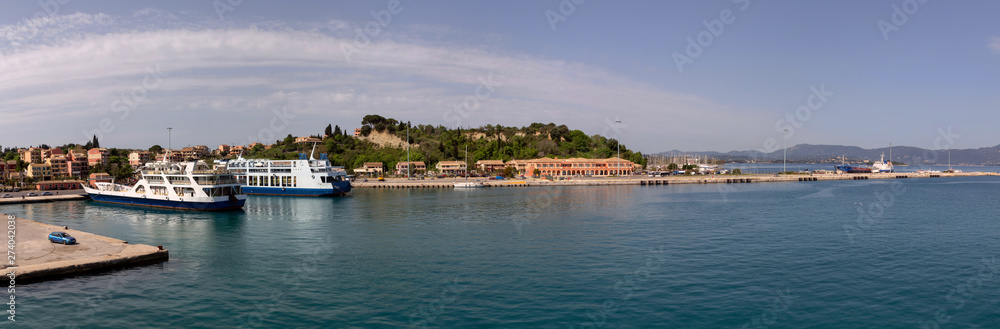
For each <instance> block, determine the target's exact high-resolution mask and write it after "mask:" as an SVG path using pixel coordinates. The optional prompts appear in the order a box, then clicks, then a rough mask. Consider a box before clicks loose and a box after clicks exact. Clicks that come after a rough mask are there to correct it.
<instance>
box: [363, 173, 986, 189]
mask: <svg viewBox="0 0 1000 329" xmlns="http://www.w3.org/2000/svg"><path fill="white" fill-rule="evenodd" d="M976 176H1000V174H998V173H994V172H968V173H934V174H930V173H880V174H815V175H804V174H803V175H799V174H793V175H774V174H771V175H697V176H668V177H646V176H630V177H571V178H569V179H566V180H547V179H523V180H517V179H513V180H480V181H481V182H482V183H483V185H484V186H486V187H531V186H598V185H644V186H649V185H652V186H655V185H673V184H747V183H781V182H819V181H832V180H865V179H907V178H939V177H976ZM468 181H470V182H472V181H476V180H472V179H470V180H468ZM459 182H466V180H464V179H432V180H412V179H411V180H407V179H405V178H401V179H386V181H384V182H371V181H369V182H354V183H353V187H354V188H372V189H394V188H413V189H434V188H454V187H455V186H454V183H459Z"/></svg>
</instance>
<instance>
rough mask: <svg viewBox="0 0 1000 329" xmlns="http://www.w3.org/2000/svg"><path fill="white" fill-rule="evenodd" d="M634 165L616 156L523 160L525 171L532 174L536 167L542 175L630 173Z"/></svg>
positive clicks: (633, 169) (609, 174)
mask: <svg viewBox="0 0 1000 329" xmlns="http://www.w3.org/2000/svg"><path fill="white" fill-rule="evenodd" d="M635 167H636V165H635V164H634V163H632V161H628V160H625V159H619V158H617V157H612V158H607V159H584V158H569V159H550V158H541V159H533V160H527V161H525V172H526V173H527V175H534V172H535V169H538V170H539V172H540V173H541V175H542V176H598V177H600V176H611V175H631V174H632V173H633V172H634V171H635Z"/></svg>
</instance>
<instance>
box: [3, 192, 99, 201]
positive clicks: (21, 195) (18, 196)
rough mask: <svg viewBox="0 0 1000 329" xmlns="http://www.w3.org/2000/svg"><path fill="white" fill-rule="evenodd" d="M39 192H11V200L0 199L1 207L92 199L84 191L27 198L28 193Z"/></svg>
mask: <svg viewBox="0 0 1000 329" xmlns="http://www.w3.org/2000/svg"><path fill="white" fill-rule="evenodd" d="M30 192H35V193H36V194H37V193H40V192H38V191H20V192H11V193H9V194H11V197H10V198H0V205H7V204H16V203H39V202H54V201H71V200H86V199H89V198H90V197H89V196H87V193H84V192H83V190H82V189H77V190H67V191H59V192H61V193H59V194H53V195H39V196H27V194H28V193H30Z"/></svg>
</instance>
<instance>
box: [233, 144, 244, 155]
mask: <svg viewBox="0 0 1000 329" xmlns="http://www.w3.org/2000/svg"><path fill="white" fill-rule="evenodd" d="M246 151H247V148H246V146H243V145H236V146H233V147H231V148H229V155H230V156H239V155H240V154H244V153H246Z"/></svg>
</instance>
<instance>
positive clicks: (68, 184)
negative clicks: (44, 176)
mask: <svg viewBox="0 0 1000 329" xmlns="http://www.w3.org/2000/svg"><path fill="white" fill-rule="evenodd" d="M81 185H83V182H82V181H78V180H46V181H41V182H36V183H35V189H37V190H39V191H45V190H76V189H81V188H82V187H80V186H81Z"/></svg>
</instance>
